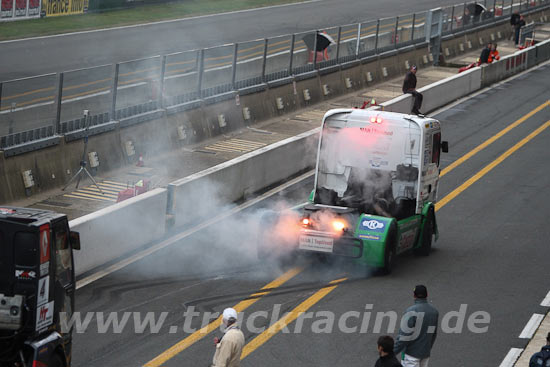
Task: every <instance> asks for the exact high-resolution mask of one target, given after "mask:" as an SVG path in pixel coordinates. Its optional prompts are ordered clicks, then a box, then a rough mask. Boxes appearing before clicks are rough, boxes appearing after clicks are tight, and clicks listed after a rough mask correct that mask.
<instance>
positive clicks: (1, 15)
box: [0, 0, 40, 21]
mask: <svg viewBox="0 0 550 367" xmlns="http://www.w3.org/2000/svg"><path fill="white" fill-rule="evenodd" d="M39 16H40V0H0V21H10V20H20V19H29V18H38V17H39Z"/></svg>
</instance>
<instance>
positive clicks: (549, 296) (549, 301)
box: [540, 291, 550, 307]
mask: <svg viewBox="0 0 550 367" xmlns="http://www.w3.org/2000/svg"><path fill="white" fill-rule="evenodd" d="M540 305H541V306H543V307H550V291H549V292H548V294H547V295H546V298H544V299H543V300H542V302H541V303H540Z"/></svg>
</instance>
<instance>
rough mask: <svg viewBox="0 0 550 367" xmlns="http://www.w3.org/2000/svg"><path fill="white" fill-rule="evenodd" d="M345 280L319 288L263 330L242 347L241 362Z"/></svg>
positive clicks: (335, 281) (338, 280)
mask: <svg viewBox="0 0 550 367" xmlns="http://www.w3.org/2000/svg"><path fill="white" fill-rule="evenodd" d="M345 280H347V278H342V279H337V280H333V281H332V282H330V283H329V284H330V285H331V286H328V287H324V288H321V289H320V290H318V291H317V292H315V293H314V294H313V295H311V296H310V297H309V298H308V299H306V300H305V301H304V302H302V303H300V304H299V305H298V306H297V307H296V308H294V309H293V310H292V311H290V312H289V313H287V314H286V315H284V316H283V317H282V318H280V319H279V320H278V321H277V322H276V323H274V324H273V325H271V326H270V327H269V328H267V329H266V330H264V331H263V332H262V333H261V334H260V335H258V336H257V337H255V338H254V339H252V340H251V341H250V342H249V343H248V344H247V345H245V346H244V348H243V352H242V354H241V360H243V359H245V358H246V357H247V356H249V355H250V353H252V352H254V351H255V350H256V349H258V348H259V347H261V346H262V345H263V344H265V343H266V342H267V341H268V340H269V339H271V338H272V337H273V336H274V335H275V334H277V333H278V332H279V331H281V330H283V329H284V328H285V327H286V326H287V325H288V324H290V323H291V322H293V321H294V320H296V319H297V318H298V317H299V316H300V315H301V314H303V313H304V312H306V311H307V310H309V309H310V308H311V307H312V306H314V305H315V304H316V303H317V302H319V301H320V300H321V299H323V298H324V297H325V296H326V295H327V294H329V293H330V292H332V291H333V290H334V289H336V287H338V284H339V283H342V282H343V281H345Z"/></svg>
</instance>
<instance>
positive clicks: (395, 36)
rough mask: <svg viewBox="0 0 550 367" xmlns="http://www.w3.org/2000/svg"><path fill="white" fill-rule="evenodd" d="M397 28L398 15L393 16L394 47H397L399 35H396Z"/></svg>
mask: <svg viewBox="0 0 550 367" xmlns="http://www.w3.org/2000/svg"><path fill="white" fill-rule="evenodd" d="M398 29H399V16H397V17H395V31H394V37H393V43H394V46H395V47H394V48H397V42H398V41H399V36H398V33H397V32H398Z"/></svg>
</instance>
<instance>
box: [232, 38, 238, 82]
mask: <svg viewBox="0 0 550 367" xmlns="http://www.w3.org/2000/svg"><path fill="white" fill-rule="evenodd" d="M238 53H239V44H238V43H235V45H234V46H233V64H232V66H231V87H232V88H233V90H235V78H236V77H237V56H238Z"/></svg>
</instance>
